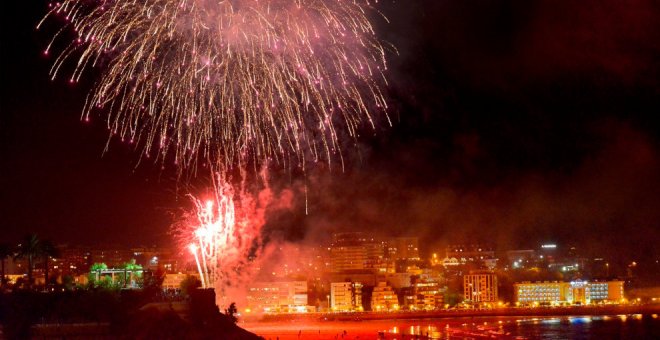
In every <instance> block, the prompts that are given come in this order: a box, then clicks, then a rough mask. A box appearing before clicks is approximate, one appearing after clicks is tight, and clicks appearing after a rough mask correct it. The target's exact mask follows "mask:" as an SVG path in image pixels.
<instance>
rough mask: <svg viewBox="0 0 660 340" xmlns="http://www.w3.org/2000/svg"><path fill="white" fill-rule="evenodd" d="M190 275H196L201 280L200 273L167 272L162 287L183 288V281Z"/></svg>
mask: <svg viewBox="0 0 660 340" xmlns="http://www.w3.org/2000/svg"><path fill="white" fill-rule="evenodd" d="M188 277H195V278H197V279H198V280H199V273H191V274H183V273H176V274H172V273H168V274H165V278H164V279H163V284H162V288H163V290H168V289H171V290H178V289H180V288H181V282H183V281H184V280H185V279H186V278H188Z"/></svg>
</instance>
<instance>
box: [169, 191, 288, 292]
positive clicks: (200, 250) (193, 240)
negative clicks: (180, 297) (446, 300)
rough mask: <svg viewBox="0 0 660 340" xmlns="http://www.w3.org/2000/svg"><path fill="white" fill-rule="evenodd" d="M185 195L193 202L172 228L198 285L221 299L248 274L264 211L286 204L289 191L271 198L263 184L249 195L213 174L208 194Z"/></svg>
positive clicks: (256, 251) (258, 246) (258, 244)
mask: <svg viewBox="0 0 660 340" xmlns="http://www.w3.org/2000/svg"><path fill="white" fill-rule="evenodd" d="M189 197H190V198H191V201H192V203H193V204H192V205H193V207H192V209H191V211H189V212H187V213H186V214H185V216H184V218H183V219H181V221H180V222H179V223H177V224H175V225H174V226H173V232H174V233H175V234H176V235H177V238H178V239H179V241H180V243H181V245H182V246H183V247H186V248H187V250H188V251H189V252H190V254H191V255H192V257H193V258H194V261H195V266H196V268H197V270H198V272H199V276H200V280H201V282H202V286H203V287H204V288H214V289H215V290H216V292H217V294H218V299H221V298H222V297H223V296H224V295H227V290H228V289H229V288H230V286H232V285H236V284H240V283H242V282H243V281H245V280H248V279H250V274H251V270H252V269H254V268H253V266H252V261H253V260H254V259H255V258H258V257H259V255H260V251H261V248H262V246H263V244H262V240H261V228H262V227H263V225H264V224H265V222H266V219H265V215H266V210H267V209H283V208H290V207H291V200H292V194H291V192H290V191H285V192H282V193H280V195H278V196H277V197H275V196H274V195H273V193H272V192H271V190H270V188H268V187H266V188H264V189H263V190H261V191H260V192H259V194H258V195H256V197H255V196H253V195H250V194H248V193H246V192H245V191H244V190H241V191H240V192H236V191H235V190H234V189H233V188H232V186H231V185H230V184H229V183H227V182H226V181H222V180H221V179H217V180H216V183H215V185H214V192H213V195H212V198H210V199H201V198H199V197H195V196H193V195H189Z"/></svg>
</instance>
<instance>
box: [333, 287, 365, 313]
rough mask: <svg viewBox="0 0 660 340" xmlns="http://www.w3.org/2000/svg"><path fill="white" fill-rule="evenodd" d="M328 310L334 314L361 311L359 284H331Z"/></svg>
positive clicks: (360, 288) (360, 289)
mask: <svg viewBox="0 0 660 340" xmlns="http://www.w3.org/2000/svg"><path fill="white" fill-rule="evenodd" d="M330 308H332V311H334V312H358V311H362V310H363V308H362V284H361V283H359V282H333V283H331V284H330Z"/></svg>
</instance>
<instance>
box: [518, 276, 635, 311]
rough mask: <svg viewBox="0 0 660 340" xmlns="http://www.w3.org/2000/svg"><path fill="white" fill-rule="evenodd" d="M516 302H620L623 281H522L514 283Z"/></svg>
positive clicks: (529, 304)
mask: <svg viewBox="0 0 660 340" xmlns="http://www.w3.org/2000/svg"><path fill="white" fill-rule="evenodd" d="M513 287H514V293H515V297H516V303H517V304H519V305H523V306H543V305H550V306H557V305H574V304H578V305H590V304H597V303H619V302H621V301H622V300H623V299H624V295H623V281H607V282H588V281H580V280H578V281H571V282H557V281H554V282H547V281H546V282H533V283H532V282H522V283H516V284H514V285H513Z"/></svg>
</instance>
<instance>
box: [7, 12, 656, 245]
mask: <svg viewBox="0 0 660 340" xmlns="http://www.w3.org/2000/svg"><path fill="white" fill-rule="evenodd" d="M378 8H380V9H381V10H382V12H383V13H384V14H385V15H386V16H387V17H388V18H389V19H390V23H389V24H387V23H385V22H383V21H376V23H377V30H378V34H379V35H380V36H381V37H382V38H383V39H385V40H387V41H389V42H392V43H393V44H394V45H395V46H396V47H397V49H398V51H399V54H398V55H392V56H391V57H390V59H389V64H390V73H389V74H388V75H389V80H390V87H389V89H388V93H389V98H390V101H391V105H392V111H391V112H390V114H391V116H392V118H393V122H394V126H393V127H388V126H387V125H386V124H380V127H379V128H378V129H377V130H376V131H373V130H369V129H365V131H364V132H363V133H362V136H361V138H360V139H359V141H358V144H359V145H357V147H355V146H350V147H349V148H348V150H347V154H346V158H347V159H348V163H347V167H346V169H345V171H343V172H342V171H340V170H339V169H337V168H334V169H332V170H328V169H327V168H326V167H325V166H319V167H317V168H314V169H311V170H310V171H309V172H308V174H307V178H306V180H305V179H304V178H303V177H302V176H300V175H299V174H298V173H297V172H295V171H294V173H288V172H287V171H277V170H275V171H273V172H272V173H271V175H272V176H271V177H272V179H273V180H272V185H273V187H274V188H275V189H276V190H282V189H285V188H291V189H292V190H293V191H294V192H295V194H296V203H297V204H296V206H294V207H293V208H292V209H291V210H289V211H284V212H282V211H279V212H275V213H273V214H272V216H271V217H272V218H271V219H270V221H269V222H268V225H267V228H266V232H267V233H269V235H271V236H272V237H271V238H272V239H277V238H282V239H286V240H292V241H297V240H304V239H307V240H314V239H316V238H317V236H318V235H323V234H324V233H326V232H328V231H331V230H368V231H379V232H385V233H389V234H394V235H407V234H418V235H420V236H422V237H424V240H425V241H428V242H425V245H427V244H428V245H434V244H437V245H441V244H446V243H456V242H462V241H471V242H477V241H480V242H492V243H496V244H497V245H498V246H499V247H500V248H508V247H511V248H514V247H536V246H537V245H538V243H539V242H542V241H552V242H557V243H560V244H576V245H579V246H580V247H581V248H582V249H584V252H585V253H593V252H596V253H603V252H605V253H608V252H609V253H610V254H613V252H612V250H613V249H616V253H617V254H618V253H621V254H630V255H631V256H632V255H634V254H639V252H643V251H646V252H649V254H650V253H651V252H654V254H655V255H656V256H657V255H660V254H658V252H659V251H658V248H660V247H658V244H659V243H660V123H659V122H660V119H658V118H657V116H658V114H659V113H660V29H658V26H657V22H660V5H659V4H658V2H656V1H652V0H631V1H625V2H623V1H618V0H598V1H579V2H577V1H563V0H561V1H556V0H555V1H459V0H450V1H444V0H427V1H416V0H405V1H391V0H382V1H380V3H379V5H378ZM46 11H47V2H45V1H13V2H9V3H6V4H3V10H2V11H1V12H2V14H1V15H2V21H1V22H2V32H1V34H2V40H1V41H0V56H1V61H0V70H1V71H0V72H1V73H0V79H1V80H2V85H3V86H2V90H1V91H0V98H1V101H0V113H1V117H0V216H1V219H0V241H7V242H10V241H17V240H18V239H19V238H20V237H21V236H23V235H24V234H26V233H28V232H36V233H38V234H39V235H41V236H42V237H43V238H50V239H53V240H54V241H56V242H60V243H73V244H82V243H84V244H107V243H118V244H126V245H139V244H149V243H166V242H167V240H168V239H169V236H168V235H167V230H168V227H169V224H170V222H171V214H172V212H173V211H176V210H177V209H178V208H179V207H182V206H185V205H186V204H188V201H187V200H186V199H185V198H184V197H183V194H182V193H185V190H188V189H190V188H197V187H199V186H201V184H200V183H201V182H203V181H204V180H203V179H197V180H193V181H192V184H188V183H185V182H183V181H181V180H177V178H176V173H175V171H174V170H173V169H169V168H165V169H161V166H160V165H159V164H152V163H142V164H140V165H139V166H136V163H137V161H138V154H137V152H135V151H134V150H131V149H130V148H129V147H127V146H126V145H124V144H121V143H119V142H117V141H111V142H110V143H109V149H108V151H107V152H105V153H104V149H105V146H106V142H107V140H108V138H107V132H106V130H105V127H104V122H103V119H102V117H95V119H93V120H92V121H91V122H89V123H85V122H82V121H81V120H80V113H81V110H82V107H83V104H84V97H85V94H86V92H87V91H88V90H89V88H90V84H91V83H92V82H93V81H94V74H93V72H88V73H87V74H86V76H85V77H84V78H85V80H84V81H83V82H81V83H78V84H75V85H70V84H68V83H67V82H66V80H65V79H57V80H55V81H50V79H49V75H48V70H49V67H50V65H51V63H52V62H53V59H52V57H45V56H43V54H42V52H43V50H44V48H45V46H46V45H47V44H48V42H49V38H50V37H51V36H52V34H53V30H52V29H48V28H47V29H44V30H41V31H37V30H36V29H35V26H36V24H37V22H38V21H39V19H40V18H41V17H42V16H43V15H44V14H45V12H46ZM347 144H348V145H350V144H351V141H347ZM305 181H306V182H307V187H308V191H309V195H308V204H309V214H308V215H305V208H304V201H305V199H304V195H303V189H302V188H304V185H303V183H304V182H305Z"/></svg>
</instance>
